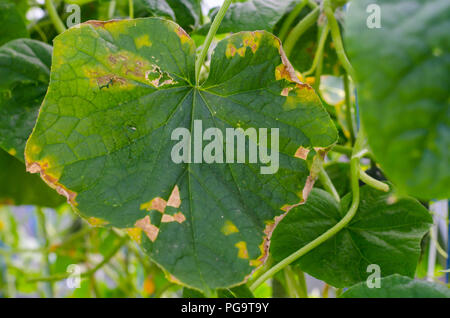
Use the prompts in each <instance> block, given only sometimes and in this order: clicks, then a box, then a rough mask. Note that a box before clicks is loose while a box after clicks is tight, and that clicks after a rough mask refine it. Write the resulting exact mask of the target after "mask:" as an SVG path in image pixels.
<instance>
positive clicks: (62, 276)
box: [27, 236, 128, 283]
mask: <svg viewBox="0 0 450 318" xmlns="http://www.w3.org/2000/svg"><path fill="white" fill-rule="evenodd" d="M127 239H128V237H127V236H123V237H122V238H121V239H120V241H119V243H118V244H117V246H116V247H114V249H112V250H111V251H110V252H109V253H108V254H107V255H105V257H104V258H103V260H102V261H101V262H100V263H98V264H97V265H96V266H95V267H93V268H92V269H89V270H87V271H85V272H84V273H82V274H81V275H80V277H88V276H91V275H94V274H95V273H96V272H97V271H98V270H99V269H100V268H102V267H103V266H104V265H105V264H107V263H108V262H109V261H110V260H111V258H113V257H114V255H116V254H117V252H118V251H119V250H120V248H121V247H122V246H123V244H125V242H126V241H127ZM70 275H71V273H59V274H55V275H51V276H46V277H37V278H32V279H29V280H27V282H28V283H32V282H44V281H47V282H48V281H57V280H63V279H65V278H67V277H69V276H70Z"/></svg>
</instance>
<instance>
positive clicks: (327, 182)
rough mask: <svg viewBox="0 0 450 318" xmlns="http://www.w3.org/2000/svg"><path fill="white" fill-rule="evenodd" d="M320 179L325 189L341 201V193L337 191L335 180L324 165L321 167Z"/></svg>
mask: <svg viewBox="0 0 450 318" xmlns="http://www.w3.org/2000/svg"><path fill="white" fill-rule="evenodd" d="M319 180H320V182H321V183H322V185H323V187H324V188H325V190H326V191H327V192H328V193H330V194H331V195H332V196H333V197H334V199H335V200H336V201H337V202H339V201H341V198H340V197H339V193H338V192H337V190H336V188H335V187H334V184H333V182H332V181H331V179H330V177H329V176H328V174H327V172H326V171H325V169H324V168H323V166H322V167H321V168H320V171H319Z"/></svg>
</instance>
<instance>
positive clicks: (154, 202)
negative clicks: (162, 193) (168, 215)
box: [140, 197, 167, 213]
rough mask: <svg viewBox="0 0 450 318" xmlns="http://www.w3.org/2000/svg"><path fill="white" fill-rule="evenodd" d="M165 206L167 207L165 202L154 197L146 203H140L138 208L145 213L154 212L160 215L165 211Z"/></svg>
mask: <svg viewBox="0 0 450 318" xmlns="http://www.w3.org/2000/svg"><path fill="white" fill-rule="evenodd" d="M166 205H167V202H166V200H164V199H162V198H160V197H156V198H154V199H151V200H150V201H148V202H146V203H142V204H141V206H140V209H141V210H147V211H150V210H156V211H159V212H161V213H164V210H165V209H166Z"/></svg>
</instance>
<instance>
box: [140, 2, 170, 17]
mask: <svg viewBox="0 0 450 318" xmlns="http://www.w3.org/2000/svg"><path fill="white" fill-rule="evenodd" d="M134 6H135V12H136V17H145V16H148V15H149V14H150V15H153V16H157V17H168V18H170V19H172V20H173V21H175V13H174V12H173V10H172V8H171V7H170V6H169V4H168V3H167V2H166V1H165V0H138V1H135V3H134Z"/></svg>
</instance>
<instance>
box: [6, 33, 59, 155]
mask: <svg viewBox="0 0 450 318" xmlns="http://www.w3.org/2000/svg"><path fill="white" fill-rule="evenodd" d="M51 56H52V47H51V46H49V45H48V44H46V43H43V42H39V41H36V40H31V39H17V40H13V41H11V42H8V43H7V44H4V45H3V46H1V47H0V147H1V148H3V149H4V150H6V151H8V152H9V153H10V154H12V155H14V156H16V157H17V158H18V159H19V160H21V161H24V157H23V152H24V149H25V143H26V141H27V139H28V136H29V135H30V134H31V131H32V129H33V127H34V124H35V122H36V118H37V115H38V111H39V107H40V105H41V103H42V100H43V99H44V95H45V92H46V91H47V86H48V82H49V78H50V64H51Z"/></svg>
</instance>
